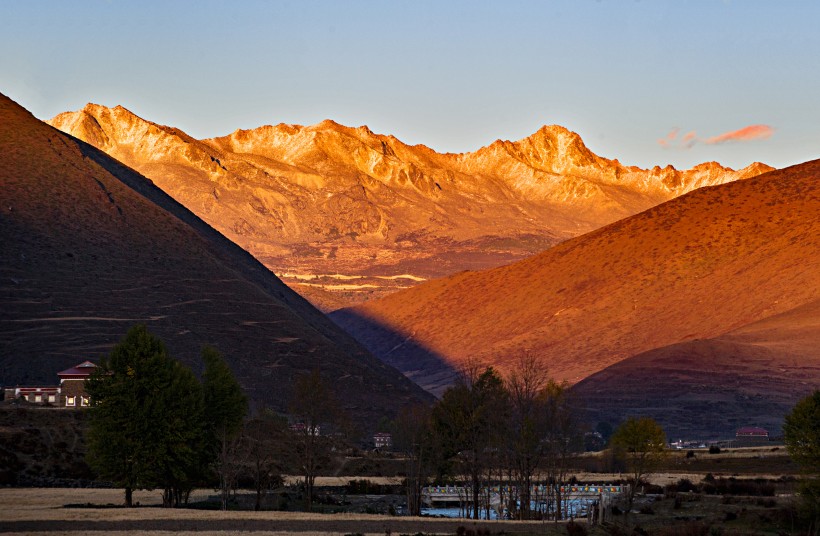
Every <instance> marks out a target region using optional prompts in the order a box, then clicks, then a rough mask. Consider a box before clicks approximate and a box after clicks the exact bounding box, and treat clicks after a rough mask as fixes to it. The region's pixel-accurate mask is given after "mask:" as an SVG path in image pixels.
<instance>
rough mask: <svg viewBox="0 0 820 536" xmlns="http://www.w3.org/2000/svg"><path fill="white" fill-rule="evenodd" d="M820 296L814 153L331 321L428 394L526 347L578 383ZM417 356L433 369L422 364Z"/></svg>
mask: <svg viewBox="0 0 820 536" xmlns="http://www.w3.org/2000/svg"><path fill="white" fill-rule="evenodd" d="M818 298H820V161H812V162H808V163H805V164H802V165H798V166H793V167H791V168H787V169H784V170H780V171H773V172H770V173H767V174H764V175H761V176H758V177H755V178H751V179H747V180H743V181H737V182H733V183H730V184H725V185H722V186H715V187H710V188H701V189H699V190H696V191H694V192H691V193H689V194H687V195H685V196H682V197H680V198H678V199H675V200H672V201H669V202H667V203H664V204H663V205H660V206H658V207H655V208H652V209H650V210H648V211H646V212H643V213H641V214H638V215H636V216H633V217H630V218H627V219H625V220H622V221H619V222H617V223H615V224H612V225H609V226H607V227H605V228H602V229H599V230H597V231H593V232H591V233H589V234H587V235H584V236H581V237H578V238H575V239H572V240H569V241H566V242H564V243H562V244H559V245H557V246H555V247H553V248H551V249H550V250H547V251H546V252H544V253H541V254H539V255H536V256H534V257H532V258H529V259H527V260H524V261H521V262H517V263H515V264H512V265H509V266H504V267H501V268H496V269H493V270H487V271H483V272H477V273H473V272H464V273H461V274H457V275H454V276H452V277H448V278H444V279H440V280H435V281H430V282H428V283H425V284H422V285H419V286H417V287H414V288H412V289H408V290H404V291H401V292H398V293H396V294H393V295H390V296H388V297H386V298H383V299H381V300H376V301H371V302H368V303H366V304H364V305H362V306H360V307H356V308H353V309H347V310H343V311H340V312H338V313H334V314H333V318H334V319H335V320H336V321H337V322H338V323H339V324H340V325H342V326H343V327H344V328H345V329H347V330H348V332H350V333H352V334H354V336H356V337H357V338H358V339H359V340H360V341H361V342H363V343H364V344H365V345H366V346H367V347H368V348H370V349H371V350H372V351H373V352H374V353H375V354H376V355H378V356H381V357H382V358H383V359H385V360H386V361H387V362H388V363H391V364H392V365H394V366H396V367H397V368H399V370H402V371H405V372H406V373H408V374H409V375H411V376H412V377H413V378H414V379H415V380H416V381H417V382H419V383H420V384H421V385H422V386H425V387H427V388H428V389H431V390H436V389H440V388H441V386H442V385H443V380H444V377H445V376H446V375H447V370H446V365H450V366H453V365H455V366H458V365H460V364H463V363H464V362H465V361H466V360H469V359H477V360H480V361H483V362H485V363H491V364H494V365H497V366H499V367H500V368H502V369H503V368H505V367H507V366H508V364H509V363H511V362H512V360H513V359H514V358H516V357H517V356H518V355H520V354H521V353H522V352H525V351H530V352H532V353H533V354H535V355H536V356H538V357H539V358H540V359H541V361H542V362H543V364H544V366H545V367H548V369H549V371H550V372H551V373H552V375H553V376H555V377H556V378H558V379H562V380H568V381H570V382H576V381H578V380H581V379H583V378H585V377H587V376H589V375H590V374H593V373H595V372H598V371H600V370H602V369H604V368H606V367H607V366H610V365H612V364H614V363H617V362H619V361H621V360H623V359H625V358H628V357H631V356H633V355H635V354H638V353H640V352H645V351H647V350H651V349H654V348H659V347H662V346H667V345H670V344H674V343H678V342H683V341H688V340H693V339H696V338H712V337H716V336H719V335H722V334H724V333H727V332H729V331H732V330H734V329H737V328H739V327H741V326H745V325H748V324H751V323H752V322H755V321H758V320H761V319H764V318H768V317H771V316H774V315H776V314H780V313H783V312H786V311H789V310H792V309H794V308H796V307H799V306H801V305H804V304H807V303H810V302H812V301H814V300H817V299H818ZM419 359H421V360H422V361H423V362H425V363H429V362H438V363H439V364H440V365H441V367H439V369H433V370H429V371H428V370H425V369H424V368H422V367H419V366H417V362H418V360H419ZM420 368H422V370H419V369H420Z"/></svg>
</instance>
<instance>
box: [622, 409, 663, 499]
mask: <svg viewBox="0 0 820 536" xmlns="http://www.w3.org/2000/svg"><path fill="white" fill-rule="evenodd" d="M610 444H611V445H612V448H613V449H615V453H616V455H617V456H618V457H620V458H621V459H622V460H623V461H624V462H625V463H626V465H627V467H628V468H629V472H630V473H631V476H630V479H629V480H630V487H629V495H628V497H627V498H628V507H627V508H628V509H629V510H631V509H632V504H633V502H634V501H635V492H636V491H637V488H638V484H639V483H640V482H641V480H642V479H643V478H644V477H646V476H647V475H648V474H650V473H651V472H652V471H654V470H655V468H657V467H658V465H659V464H660V462H661V461H662V460H663V459H664V458H665V456H666V434H664V432H663V428H661V426H660V425H659V424H658V423H657V422H655V420H654V419H652V418H650V417H640V418H634V417H630V418H629V419H627V420H626V421H625V422H624V423H622V424H621V425H620V426H619V427H618V429H617V430H615V433H614V434H612V438H611V440H610Z"/></svg>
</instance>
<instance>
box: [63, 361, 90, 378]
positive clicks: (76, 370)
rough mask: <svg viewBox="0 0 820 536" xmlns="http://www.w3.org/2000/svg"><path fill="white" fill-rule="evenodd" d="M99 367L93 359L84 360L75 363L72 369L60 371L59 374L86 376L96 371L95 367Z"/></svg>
mask: <svg viewBox="0 0 820 536" xmlns="http://www.w3.org/2000/svg"><path fill="white" fill-rule="evenodd" d="M95 368H97V365H95V364H94V363H92V362H91V361H83V362H82V363H80V364H79V365H75V366H73V367H71V368H70V369H66V370H64V371H62V372H58V373H57V376H60V377H61V378H62V377H64V376H67V377H72V376H79V377H83V378H85V377H86V376H91V373H92V372H94V369H95Z"/></svg>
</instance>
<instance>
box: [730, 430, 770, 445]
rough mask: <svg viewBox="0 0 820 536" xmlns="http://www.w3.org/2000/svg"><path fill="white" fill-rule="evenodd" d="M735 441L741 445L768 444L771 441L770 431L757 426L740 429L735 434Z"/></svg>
mask: <svg viewBox="0 0 820 536" xmlns="http://www.w3.org/2000/svg"><path fill="white" fill-rule="evenodd" d="M735 441H736V442H737V443H738V444H741V445H755V444H758V443H767V442H768V441H769V431H768V430H766V429H764V428H758V427H755V426H746V427H743V428H738V430H737V432H736V433H735Z"/></svg>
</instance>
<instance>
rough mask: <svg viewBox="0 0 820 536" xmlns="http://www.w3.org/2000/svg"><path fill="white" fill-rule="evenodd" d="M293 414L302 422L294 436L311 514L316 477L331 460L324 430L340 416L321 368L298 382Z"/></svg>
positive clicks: (299, 378)
mask: <svg viewBox="0 0 820 536" xmlns="http://www.w3.org/2000/svg"><path fill="white" fill-rule="evenodd" d="M290 412H291V415H292V416H293V417H295V418H296V419H298V421H299V422H297V423H296V425H295V426H294V427H293V434H292V436H293V440H294V446H295V447H296V456H297V457H298V459H299V462H300V465H301V469H302V476H304V478H305V502H306V508H307V510H308V511H310V510H311V509H312V507H313V489H314V483H315V482H316V475H317V473H318V471H319V469H320V468H321V467H322V466H323V465H324V464H325V463H326V462H327V460H328V457H329V450H330V441H329V438H328V437H327V436H323V435H322V427H323V426H324V427H325V432H327V431H328V430H329V425H330V424H332V422H333V420H334V419H335V416H336V414H337V404H336V400H335V398H334V396H333V393H332V392H331V390H330V387H328V385H327V384H326V383H325V381H324V380H323V379H322V376H321V374H320V373H319V369H313V371H311V372H310V373H309V374H305V375H302V376H299V377H298V378H297V379H296V382H295V385H294V390H293V397H292V398H291V404H290Z"/></svg>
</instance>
